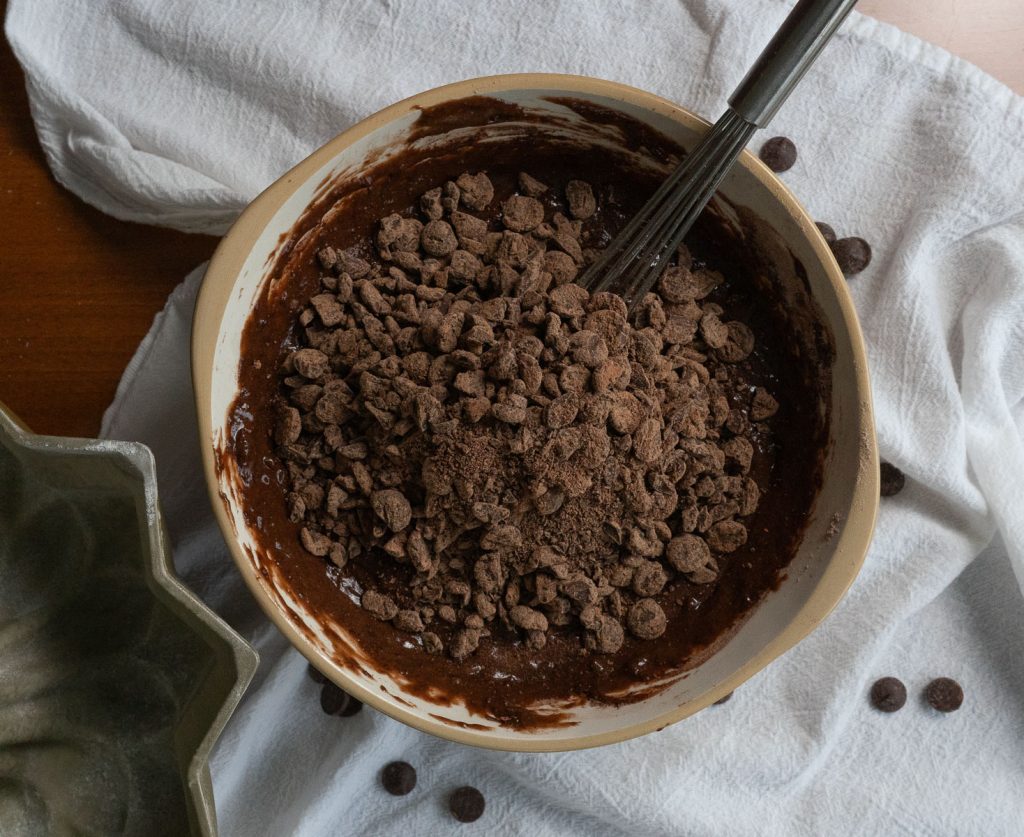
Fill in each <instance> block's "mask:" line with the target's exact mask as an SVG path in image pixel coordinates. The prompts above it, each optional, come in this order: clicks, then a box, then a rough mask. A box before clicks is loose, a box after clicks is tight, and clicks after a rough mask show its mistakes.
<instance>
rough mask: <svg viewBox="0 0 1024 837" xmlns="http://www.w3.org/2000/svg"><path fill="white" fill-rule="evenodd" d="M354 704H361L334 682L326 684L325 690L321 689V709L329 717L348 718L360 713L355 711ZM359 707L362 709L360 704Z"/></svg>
mask: <svg viewBox="0 0 1024 837" xmlns="http://www.w3.org/2000/svg"><path fill="white" fill-rule="evenodd" d="M353 702H354V703H356V704H359V702H358V701H356V700H355V699H354V698H353V697H352V696H351V695H349V694H348V693H347V692H344V690H343V689H341V688H339V687H338V686H336V685H335V684H334V683H332V682H326V683H324V686H323V688H321V709H323V710H324V711H325V712H326V713H327V714H328V715H341V716H342V717H346V716H348V715H353V714H355V712H358V709H354V710H353V709H352V708H351V704H352V703H353ZM359 707H361V704H359Z"/></svg>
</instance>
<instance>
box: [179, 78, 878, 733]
mask: <svg viewBox="0 0 1024 837" xmlns="http://www.w3.org/2000/svg"><path fill="white" fill-rule="evenodd" d="M477 95H483V96H492V97H497V98H500V99H505V100H507V101H513V102H516V103H518V104H523V105H526V106H531V107H532V106H541V107H544V106H545V105H544V103H543V102H542V101H541V97H552V96H567V97H574V98H578V99H584V100H590V101H592V102H595V103H597V104H601V105H604V106H605V107H611V108H614V109H617V110H620V111H622V112H624V113H627V114H629V115H630V116H633V117H636V118H639V119H641V120H643V121H645V122H647V123H649V124H651V125H652V126H653V127H655V128H657V129H658V130H660V131H662V132H664V133H666V134H668V135H669V136H671V137H673V138H674V139H676V140H677V141H679V142H680V143H681V144H682V145H683V146H684V147H687V148H689V147H692V146H693V144H694V143H695V141H696V139H697V137H699V136H700V134H701V133H702V132H703V131H704V130H705V128H706V127H707V123H706V122H705V121H704V120H702V119H700V118H699V117H697V116H695V115H693V114H692V113H690V112H688V111H686V110H684V109H682V108H680V107H678V106H677V105H674V104H672V103H671V102H668V101H666V100H665V99H661V98H659V97H657V96H654V95H652V94H650V93H646V92H644V91H641V90H637V89H634V88H630V87H626V86H624V85H621V84H616V83H613V82H608V81H601V80H597V79H591V78H584V77H580V76H568V75H548V74H543V75H541V74H524V75H506V76H492V77H488V78H481V79H474V80H470V81H464V82H459V83H457V84H452V85H448V86H446V87H441V88H438V89H435V90H430V91H427V92H425V93H421V94H419V95H416V96H413V97H411V98H409V99H406V100H405V101H402V102H399V103H397V104H395V105H392V106H391V107H389V108H386V109H384V110H382V111H380V112H379V113H377V114H374V115H373V116H371V117H369V118H368V119H366V120H364V121H362V122H360V123H359V124H358V125H355V126H354V127H352V128H350V129H349V130H348V131H345V132H344V133H343V134H341V135H339V136H338V137H336V138H334V139H333V140H331V141H330V142H328V143H327V144H326V145H324V146H323V147H322V148H320V149H319V150H318V151H316V152H314V153H313V154H312V155H310V156H309V157H308V158H307V159H306V160H304V161H303V162H301V163H300V164H299V165H297V166H296V167H295V168H294V169H292V170H291V171H290V172H288V173H287V174H286V175H284V177H282V178H281V179H280V180H278V181H277V182H276V183H274V184H273V185H272V186H271V187H270V188H268V189H267V190H266V191H265V192H263V194H261V195H260V196H259V197H258V198H256V200H255V201H253V203H252V204H251V205H250V206H249V207H248V208H247V209H246V211H245V212H244V213H243V214H242V216H241V217H240V218H239V220H238V221H237V222H236V223H235V225H234V227H233V228H232V229H231V231H230V232H229V233H228V235H227V236H226V237H225V238H224V240H223V241H222V242H221V244H220V246H219V247H218V249H217V252H216V253H215V254H214V257H213V260H212V261H211V263H210V266H209V269H208V270H207V273H206V277H205V279H204V282H203V287H202V290H201V292H200V295H199V299H198V302H197V306H196V313H195V320H194V324H193V333H192V375H193V382H194V386H195V397H196V406H197V410H198V416H199V428H200V439H201V441H202V455H203V463H204V468H205V473H206V479H207V483H208V486H209V491H210V496H211V500H212V503H213V507H214V511H215V513H216V517H217V521H218V523H219V524H220V527H221V529H222V531H223V533H224V536H225V538H226V539H227V542H228V545H229V547H230V549H231V553H232V555H233V557H234V560H235V562H236V564H237V565H238V568H239V571H240V572H241V573H242V576H243V577H244V579H245V581H246V583H247V585H248V586H249V589H250V590H251V592H252V594H253V595H254V596H255V597H256V599H257V601H258V602H259V603H260V605H261V606H262V608H263V610H264V611H265V612H266V614H267V615H268V616H269V617H270V618H271V619H272V620H273V622H274V623H275V624H276V625H277V627H278V628H279V629H280V630H281V631H282V632H283V633H284V634H285V636H287V637H288V639H289V640H290V641H291V643H292V644H293V645H294V646H295V647H296V648H298V649H299V651H301V652H302V653H303V654H304V655H305V656H306V657H307V658H308V659H309V660H310V661H311V662H312V663H313V664H314V665H315V666H316V667H317V668H318V669H320V670H321V671H322V672H323V673H324V674H325V675H326V676H327V677H329V678H330V679H331V680H332V681H334V682H335V683H337V684H338V685H339V686H341V687H342V688H343V689H345V690H346V691H348V692H350V693H351V694H353V695H355V696H356V697H358V698H359V699H360V700H362V701H364V702H366V703H368V704H370V705H371V706H373V707H374V708H376V709H379V710H381V711H383V712H385V713H387V714H388V715H390V716H392V717H394V718H396V719H398V720H400V721H403V722H405V723H407V724H409V725H411V726H413V727H416V728H417V729H420V730H423V731H425V732H430V733H433V734H435V735H438V736H441V737H443V738H447V739H450V740H453V741H458V742H462V743H466V744H473V745H476V746H482V747H490V748H494V749H503V750H518V751H537V752H539V751H555V750H571V749H580V748H584V747H594V746H598V745H603V744H610V743H613V742H618V741H622V740H625V739H628V738H632V737H635V736H638V735H643V734H644V733H647V732H651V731H654V730H658V729H661V728H663V727H665V726H666V725H668V724H671V723H674V722H676V721H679V720H681V719H683V718H686V717H687V716H689V715H692V714H693V713H695V712H697V711H699V710H701V709H703V708H704V707H706V706H708V705H709V704H711V703H712V702H714V701H716V700H718V699H719V698H720V697H722V696H724V695H725V694H727V693H728V692H730V691H732V690H733V689H735V688H737V687H738V686H739V685H740V684H742V683H743V682H744V681H745V680H747V679H748V678H750V677H751V676H753V675H754V674H756V673H757V672H758V671H760V670H761V669H763V668H764V667H765V666H766V665H768V663H770V662H771V661H772V660H774V659H775V658H776V657H778V656H779V655H780V654H782V653H784V652H785V651H787V650H788V649H790V648H792V647H793V646H794V645H795V644H796V643H798V642H799V641H800V640H801V639H803V638H804V637H805V636H807V634H808V633H810V632H811V630H813V629H814V628H815V626H817V625H818V624H819V623H820V622H821V621H822V620H823V619H824V618H825V617H826V616H827V615H828V613H829V612H830V611H831V610H832V608H833V607H835V605H836V604H837V603H838V602H839V600H840V599H841V598H842V596H843V595H844V593H845V592H846V590H847V589H848V588H849V586H850V584H851V583H852V582H853V580H854V578H855V577H856V575H857V572H858V571H859V569H860V567H861V564H862V563H863V560H864V556H865V554H866V552H867V549H868V545H869V543H870V540H871V535H872V531H873V529H874V523H875V515H876V512H877V508H878V487H879V486H878V482H879V477H878V454H877V449H876V444H875V433H874V423H873V418H872V410H871V397H870V386H869V382H868V370H867V361H866V357H865V351H864V344H863V338H862V335H861V331H860V327H859V325H858V322H857V316H856V313H855V311H854V308H853V304H852V301H851V299H850V295H849V293H848V291H847V288H846V282H845V280H844V278H843V276H842V274H841V273H840V271H839V268H838V266H837V265H836V263H835V259H834V258H833V256H832V254H831V252H830V251H829V249H828V246H827V244H826V243H825V241H824V239H823V238H822V237H821V235H820V233H819V232H818V230H817V228H816V227H815V225H814V222H813V220H812V218H811V217H810V216H809V215H808V213H807V212H806V211H805V210H804V209H803V207H802V206H801V205H800V204H799V202H798V201H797V200H796V198H795V197H794V196H793V195H792V194H791V193H790V192H789V191H788V190H787V189H786V188H785V187H784V186H783V185H782V184H781V183H780V182H779V180H778V179H777V178H776V177H775V176H774V175H773V174H772V173H771V172H770V171H769V170H768V169H767V168H766V167H765V166H764V165H763V164H762V163H761V162H760V161H759V160H758V159H757V158H756V157H755V156H754V155H752V154H751V153H749V152H746V151H745V152H744V153H743V155H742V156H741V158H740V161H739V165H738V166H737V167H735V168H734V171H733V172H732V173H731V174H730V176H729V177H728V178H727V179H726V181H725V183H723V185H722V187H721V190H720V191H721V192H722V194H724V195H725V196H726V197H727V198H728V199H729V200H730V201H731V202H732V203H734V204H737V205H740V206H746V207H749V208H750V209H751V210H752V211H753V212H754V213H755V214H756V215H757V216H759V217H760V218H761V219H763V220H764V221H766V222H767V223H768V224H769V225H770V226H771V227H772V228H774V230H775V231H776V232H777V233H778V235H779V236H781V238H782V240H784V241H785V243H786V245H787V246H788V248H789V249H790V250H791V251H792V253H793V255H794V256H796V257H797V258H798V259H799V260H800V261H801V262H802V263H803V265H804V267H805V269H806V272H807V275H808V282H809V285H810V288H811V292H812V295H813V297H814V300H815V302H816V304H817V305H818V307H819V308H820V311H821V313H822V315H823V316H824V319H825V321H826V322H827V323H828V325H829V327H830V329H831V331H832V336H833V339H834V342H835V349H836V358H835V363H834V365H833V370H832V372H833V374H832V418H831V425H832V427H831V449H830V452H829V455H828V459H827V461H826V467H825V479H824V485H823V487H822V491H821V494H820V495H819V498H818V501H817V504H816V508H815V513H814V516H813V519H812V522H811V524H810V526H809V528H808V530H807V532H806V534H805V537H804V539H803V542H802V545H801V547H800V550H799V552H798V554H797V556H796V557H795V558H794V560H793V561H792V563H791V564H790V566H789V568H788V571H787V575H786V577H785V579H784V580H783V581H782V583H781V584H780V585H779V587H778V589H777V590H775V591H773V592H771V593H769V594H768V595H767V596H766V597H765V599H764V600H763V601H762V602H761V603H760V604H759V606H758V607H757V608H756V609H755V611H754V612H753V615H752V616H751V617H750V618H749V619H748V620H747V621H746V623H745V624H744V625H743V626H742V627H741V628H740V629H739V630H738V631H737V632H736V633H735V634H734V635H733V636H732V637H731V638H730V639H729V641H728V642H727V643H726V644H725V645H724V646H723V647H722V648H721V649H719V650H718V651H717V653H715V654H714V655H713V656H711V657H710V658H709V659H708V660H706V661H705V662H704V663H703V664H702V665H700V666H698V667H697V668H695V669H693V670H691V671H690V672H688V673H687V674H686V676H684V677H682V678H679V679H677V680H676V682H674V683H673V684H671V685H670V686H668V687H667V688H666V689H664V690H663V691H662V692H660V693H659V694H657V695H654V696H652V697H649V698H647V699H645V700H642V701H640V702H637V703H632V704H626V705H622V706H620V707H608V706H593V705H589V704H588V705H585V706H583V707H579V708H576V709H571V710H569V711H570V712H571V713H572V716H573V719H574V721H575V723H573V724H571V725H568V726H560V727H554V728H552V729H546V730H540V731H537V732H528V731H521V730H516V729H509V728H505V727H501V726H500V725H498V724H496V723H494V722H489V721H487V720H486V719H481V718H480V717H478V716H472V715H469V714H468V713H466V712H465V710H464V709H463V708H462V707H445V706H443V705H435V704H430V703H427V702H425V701H423V700H421V699H418V698H415V697H413V696H411V695H409V694H408V693H403V692H402V688H401V685H400V684H398V683H396V682H395V681H393V680H391V679H390V678H389V677H387V676H385V675H382V674H381V673H379V672H375V671H363V672H355V671H353V670H350V669H348V668H345V667H342V666H340V665H338V664H337V663H336V662H335V661H334V659H333V654H332V642H336V641H337V638H338V634H339V633H340V634H344V633H345V631H344V626H336V625H335V626H331V630H323V629H322V627H323V626H318V623H317V620H316V619H315V618H313V617H312V616H310V615H309V614H308V613H306V612H305V611H304V610H303V608H302V606H301V605H300V604H298V603H297V602H296V600H295V597H293V596H291V595H290V594H289V593H288V592H287V591H283V590H281V589H277V588H276V587H275V584H274V580H273V573H269V574H268V573H265V572H261V568H260V560H259V556H258V551H257V550H255V549H254V545H253V541H252V538H251V536H250V534H249V533H248V531H247V529H246V525H245V522H244V519H243V518H242V515H241V513H240V508H239V503H238V502H237V497H238V490H237V485H236V484H234V483H233V480H234V476H233V471H232V469H224V470H220V469H218V467H217V451H218V447H219V446H220V445H222V443H223V441H224V434H225V425H226V418H227V412H228V409H229V407H230V403H231V401H232V399H233V397H234V394H235V392H236V384H237V375H238V360H239V343H240V337H241V332H242V328H243V325H244V321H245V317H246V315H247V313H248V311H249V308H250V306H251V304H252V300H253V299H254V296H255V293H256V289H257V288H258V287H259V285H260V284H261V282H262V281H263V279H264V276H265V272H266V270H267V269H268V267H269V264H270V261H269V260H268V257H269V255H270V254H271V253H272V252H273V251H274V248H275V247H276V246H277V243H278V239H279V236H280V235H281V234H283V233H286V232H287V231H288V230H289V229H290V228H291V226H292V224H293V223H294V221H295V220H296V219H297V218H298V216H299V215H300V214H301V212H302V211H303V210H304V209H305V208H306V206H307V205H308V203H309V202H310V200H311V198H312V197H313V195H314V193H315V192H316V188H317V186H318V185H319V184H321V183H322V182H323V180H324V178H325V177H329V176H331V175H332V174H336V173H338V172H344V173H345V174H348V173H351V172H352V171H355V170H358V167H359V163H360V162H361V161H362V160H363V159H366V157H367V156H369V155H370V154H371V153H372V152H374V151H378V150H380V149H381V148H390V147H393V146H394V144H395V143H396V142H400V141H401V139H402V137H403V134H404V132H405V131H406V129H407V128H408V127H409V126H410V125H411V124H412V123H413V122H414V121H415V119H416V117H417V115H418V113H419V109H421V108H427V107H431V106H435V105H438V104H441V103H445V102H449V101H452V100H456V99H461V98H463V97H467V96H477ZM547 107H551V106H550V105H548V106H547ZM332 637H333V639H332ZM442 685H443V684H442Z"/></svg>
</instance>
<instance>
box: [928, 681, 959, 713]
mask: <svg viewBox="0 0 1024 837" xmlns="http://www.w3.org/2000/svg"><path fill="white" fill-rule="evenodd" d="M924 699H925V700H926V701H927V702H928V705H929V706H931V707H932V708H933V709H937V710H938V711H939V712H955V711H956V710H957V709H959V708H960V706H961V705H962V704H963V702H964V690H963V688H962V687H961V686H960V684H959V683H957V682H956V681H955V680H953V679H952V678H950V677H937V678H936V679H935V680H932V682H931V683H929V684H928V685H927V686H925V689H924Z"/></svg>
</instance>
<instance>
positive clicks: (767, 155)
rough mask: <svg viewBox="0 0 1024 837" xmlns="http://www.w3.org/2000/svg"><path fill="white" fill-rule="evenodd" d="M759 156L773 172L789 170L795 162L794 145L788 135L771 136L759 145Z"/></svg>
mask: <svg viewBox="0 0 1024 837" xmlns="http://www.w3.org/2000/svg"><path fill="white" fill-rule="evenodd" d="M760 157H761V160H762V162H764V164H765V165H766V166H768V168H770V169H771V170H772V171H773V172H777V173H778V172H784V171H789V170H790V169H791V168H793V164H794V163H795V162H796V145H794V144H793V140H791V139H789V138H788V137H772V138H771V139H770V140H767V141H766V142H765V144H764V145H762V146H761V152H760Z"/></svg>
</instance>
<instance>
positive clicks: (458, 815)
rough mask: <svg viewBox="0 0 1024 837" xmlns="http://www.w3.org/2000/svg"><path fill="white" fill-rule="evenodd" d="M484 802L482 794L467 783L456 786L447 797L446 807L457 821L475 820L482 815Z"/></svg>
mask: <svg viewBox="0 0 1024 837" xmlns="http://www.w3.org/2000/svg"><path fill="white" fill-rule="evenodd" d="M486 804H487V803H486V802H485V800H484V795H483V794H482V793H480V791H478V790H477V789H476V788H473V787H470V786H469V785H464V786H463V787H461V788H456V789H455V790H453V791H452V792H451V795H450V796H449V797H448V809H449V810H450V811H451V812H452V816H453V817H455V819H457V820H458V821H459V822H476V821H477V820H478V819H480V817H482V816H483V813H484V807H485V806H486Z"/></svg>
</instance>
